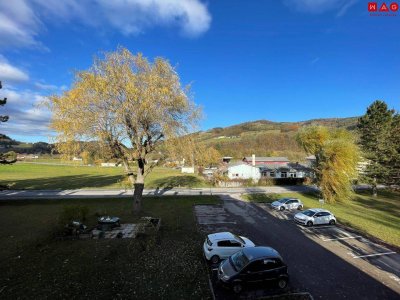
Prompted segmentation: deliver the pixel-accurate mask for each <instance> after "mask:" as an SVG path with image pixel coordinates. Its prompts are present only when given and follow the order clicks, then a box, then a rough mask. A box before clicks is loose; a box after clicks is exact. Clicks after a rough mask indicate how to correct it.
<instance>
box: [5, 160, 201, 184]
mask: <svg viewBox="0 0 400 300" xmlns="http://www.w3.org/2000/svg"><path fill="white" fill-rule="evenodd" d="M0 185H3V186H5V185H7V186H9V188H10V189H35V190H57V189H96V188H104V189H110V188H111V189H114V188H115V189H125V188H128V187H129V184H128V182H127V180H126V176H124V171H123V169H122V167H109V168H106V167H99V166H83V165H80V164H79V163H75V164H74V165H70V164H64V162H62V161H57V160H56V161H53V162H52V161H50V162H48V161H41V162H40V161H39V163H38V162H18V163H16V164H13V165H0ZM145 186H146V188H157V187H159V188H165V187H206V186H207V183H206V182H205V181H204V179H203V177H201V176H198V175H195V174H182V173H181V172H180V170H177V169H172V168H163V167H156V168H154V170H153V171H152V172H151V173H150V174H149V175H148V176H147V177H146V180H145Z"/></svg>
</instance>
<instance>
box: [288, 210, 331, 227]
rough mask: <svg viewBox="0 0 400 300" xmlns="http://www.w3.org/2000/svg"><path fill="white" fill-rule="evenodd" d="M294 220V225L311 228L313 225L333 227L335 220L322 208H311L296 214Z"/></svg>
mask: <svg viewBox="0 0 400 300" xmlns="http://www.w3.org/2000/svg"><path fill="white" fill-rule="evenodd" d="M294 220H295V222H296V223H299V224H302V225H307V226H313V225H322V224H329V225H335V224H336V218H335V216H334V215H333V214H332V213H331V212H330V211H329V210H326V209H322V208H311V209H307V210H305V211H302V212H300V213H297V214H296V215H295V216H294Z"/></svg>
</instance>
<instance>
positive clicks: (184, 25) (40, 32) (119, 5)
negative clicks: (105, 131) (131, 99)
mask: <svg viewBox="0 0 400 300" xmlns="http://www.w3.org/2000/svg"><path fill="white" fill-rule="evenodd" d="M367 3H368V1H364V0H358V1H357V0H346V1H344V0H343V1H342V0H269V1H267V0H266V1H256V0H254V1H239V0H235V1H224V0H218V1H217V0H213V1H207V2H205V1H201V0H152V1H150V0H114V1H107V0H88V1H79V0H65V1H58V0H13V1H0V20H1V21H0V76H1V80H2V81H3V89H2V90H0V97H8V99H9V102H8V103H7V105H5V106H3V107H2V108H0V112H1V114H9V115H10V120H9V121H8V122H7V123H2V124H0V132H2V133H5V134H7V135H10V136H11V137H13V138H15V139H18V140H22V141H31V142H32V141H39V140H42V141H47V140H48V139H47V137H48V136H51V132H49V131H48V129H47V124H48V120H49V118H50V115H49V113H48V112H47V111H46V110H45V109H44V108H42V107H39V108H37V104H38V103H40V102H41V101H43V100H44V99H45V97H46V96H47V95H49V94H52V93H61V92H62V91H63V90H65V89H68V87H69V86H70V85H71V82H72V79H73V74H72V73H73V71H74V70H81V69H86V68H88V67H89V66H90V65H91V64H92V59H93V56H94V55H95V54H98V53H99V52H101V51H110V50H115V49H116V47H117V46H118V45H122V46H125V47H127V48H128V49H130V50H131V51H132V52H142V53H143V54H144V55H145V56H147V57H149V58H151V59H152V58H154V57H156V56H162V57H165V58H167V59H168V60H169V61H170V62H171V64H173V65H174V66H176V68H177V71H178V73H179V75H180V77H181V80H182V83H184V84H187V83H192V91H193V93H194V101H195V102H196V103H197V104H200V105H201V106H202V107H203V110H204V115H205V118H204V120H203V121H202V123H201V129H203V130H206V129H209V128H212V127H220V126H227V125H232V124H237V123H240V122H245V121H251V120H258V119H267V120H272V121H300V120H307V119H313V118H326V117H349V116H358V115H361V114H363V113H364V112H365V110H366V107H367V106H368V105H369V104H370V103H371V102H372V101H374V100H375V99H382V100H384V101H386V102H387V103H388V105H389V107H391V108H394V109H396V110H399V109H400V76H399V75H400V55H399V53H400V42H399V41H400V12H399V11H398V12H397V13H396V14H395V15H394V16H393V14H392V15H391V16H387V15H382V16H371V15H370V13H369V12H368V10H367ZM379 3H380V2H379ZM388 3H389V2H388Z"/></svg>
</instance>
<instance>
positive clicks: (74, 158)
mask: <svg viewBox="0 0 400 300" xmlns="http://www.w3.org/2000/svg"><path fill="white" fill-rule="evenodd" d="M72 160H73V161H82V158H80V157H73V158H72Z"/></svg>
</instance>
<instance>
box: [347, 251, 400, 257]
mask: <svg viewBox="0 0 400 300" xmlns="http://www.w3.org/2000/svg"><path fill="white" fill-rule="evenodd" d="M395 253H396V252H394V251H390V252H384V253H375V254H367V255H357V256H355V255H353V258H363V257H372V256H382V255H389V254H395Z"/></svg>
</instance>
